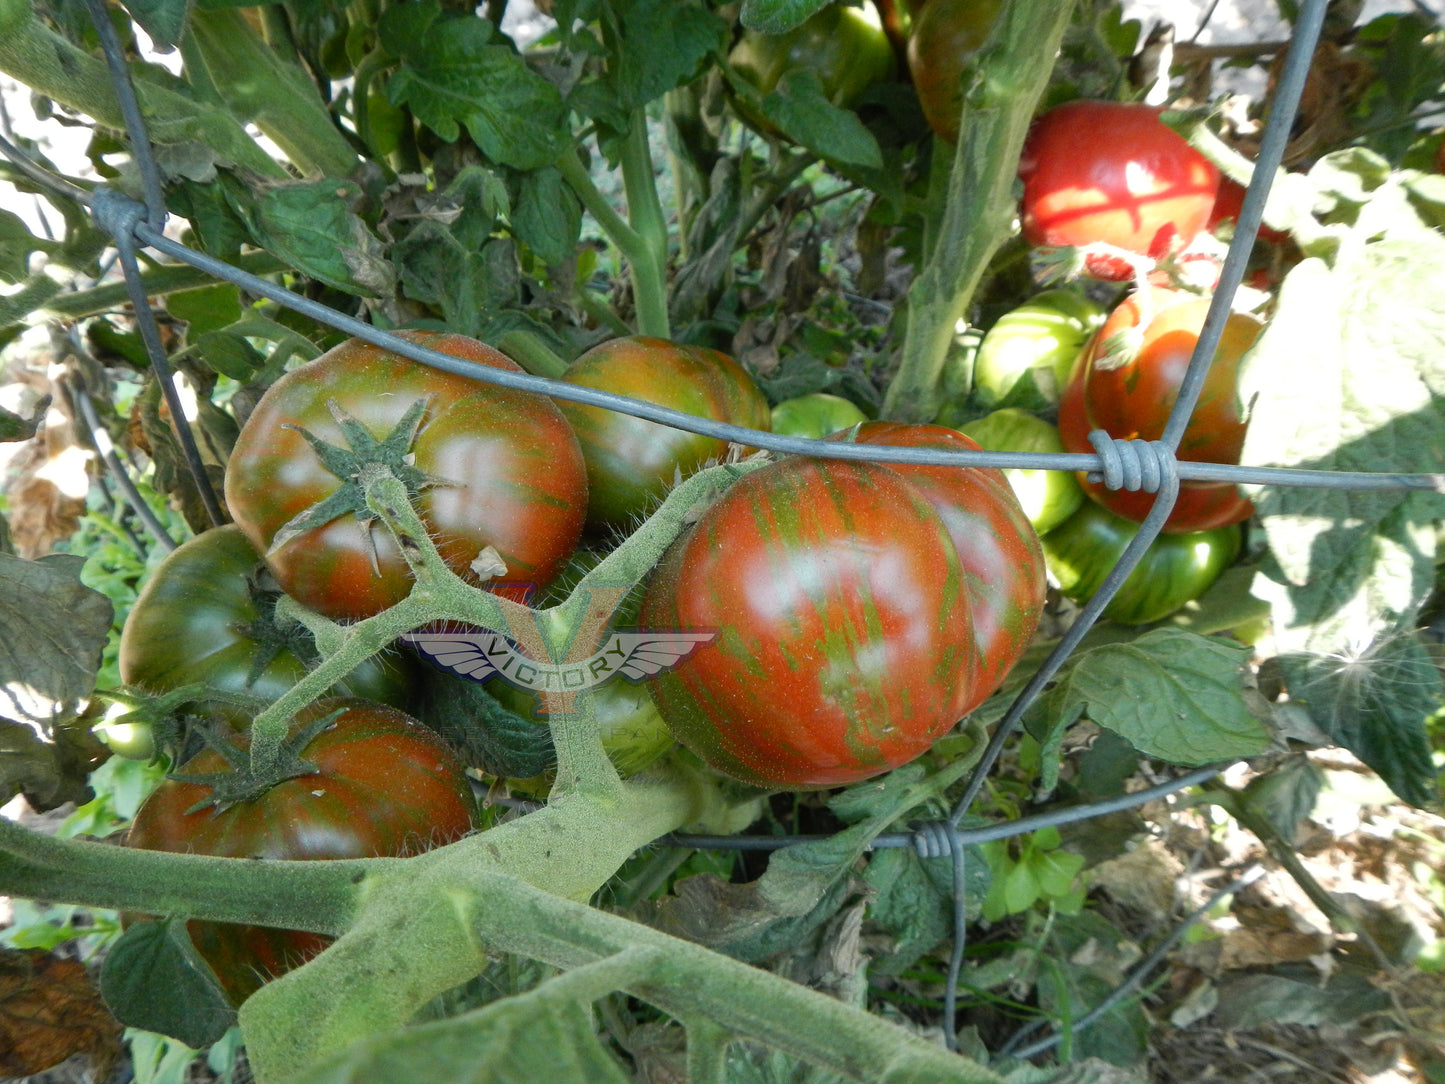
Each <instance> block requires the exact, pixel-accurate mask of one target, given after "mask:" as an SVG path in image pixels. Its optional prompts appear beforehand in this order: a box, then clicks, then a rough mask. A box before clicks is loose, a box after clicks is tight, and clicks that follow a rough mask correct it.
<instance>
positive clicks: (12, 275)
mask: <svg viewBox="0 0 1445 1084" xmlns="http://www.w3.org/2000/svg"><path fill="white" fill-rule="evenodd" d="M53 248H55V245H53V244H52V243H51V242H49V241H46V240H44V239H42V238H39V237H36V236H35V235H34V234H33V233H31V232H30V227H28V226H27V225H25V221H24V219H22V218H21V217H20V216H19V215H16V214H11V213H10V212H9V211H3V210H0V282H4V283H8V284H11V285H14V284H15V283H20V282H24V281H25V278H26V276H27V275H28V274H29V271H30V254H31V253H32V252H41V251H50V250H52V249H53Z"/></svg>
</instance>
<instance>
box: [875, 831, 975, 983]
mask: <svg viewBox="0 0 1445 1084" xmlns="http://www.w3.org/2000/svg"><path fill="white" fill-rule="evenodd" d="M863 880H864V882H865V883H866V884H867V885H868V886H869V888H871V889H872V892H873V896H872V898H871V899H870V900H869V901H868V919H869V921H870V923H871V924H872V925H873V926H875V927H877V928H878V929H880V930H882V931H883V932H884V933H887V934H889V935H890V936H891V937H892V938H893V939H894V945H893V950H892V951H891V952H890V953H888V954H887V955H885V956H881V957H880V958H878V959H877V960H875V961H874V963H873V964H872V965H871V967H870V968H869V970H870V971H872V972H873V973H875V974H880V975H897V974H899V973H900V972H902V971H905V970H907V969H908V968H909V967H911V966H912V965H913V964H914V963H915V962H916V961H917V960H918V958H919V957H920V956H922V955H923V954H924V953H926V952H929V951H931V950H932V949H934V948H936V947H937V946H938V945H940V944H942V943H943V941H944V940H945V939H946V938H948V937H949V936H950V935H951V934H952V933H953V917H954V906H953V861H952V859H949V858H920V857H918V852H917V851H915V850H913V849H912V848H911V847H890V848H888V849H887V850H880V851H875V852H874V853H873V856H872V857H871V858H870V859H869V860H868V867H867V869H865V870H864V871H863ZM991 880H992V875H991V874H990V872H989V868H988V862H987V860H986V859H985V858H984V856H983V853H982V852H981V851H980V850H979V849H978V848H977V847H969V848H967V849H966V850H965V852H964V893H965V897H966V901H967V906H966V909H967V911H968V913H969V914H970V915H976V914H977V913H978V908H979V906H980V905H981V903H982V901H983V899H984V897H985V896H987V895H988V889H989V884H990V882H991Z"/></svg>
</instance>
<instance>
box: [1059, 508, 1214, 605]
mask: <svg viewBox="0 0 1445 1084" xmlns="http://www.w3.org/2000/svg"><path fill="white" fill-rule="evenodd" d="M1138 531H1139V526H1138V524H1136V523H1134V522H1132V521H1130V520H1127V519H1124V518H1123V517H1121V516H1116V515H1115V514H1114V513H1112V512H1110V511H1109V510H1108V509H1107V508H1104V507H1103V506H1101V505H1098V504H1095V503H1094V502H1093V501H1085V502H1084V503H1083V505H1081V506H1080V508H1079V510H1078V511H1077V512H1075V513H1074V514H1073V515H1072V516H1070V517H1069V518H1068V519H1067V520H1065V521H1064V522H1063V523H1062V524H1061V525H1060V526H1058V527H1056V528H1054V530H1052V531H1050V532H1049V533H1048V534H1046V535H1045V536H1044V538H1043V546H1044V555H1045V557H1046V558H1047V559H1048V564H1049V571H1050V572H1051V573H1053V575H1054V578H1055V579H1057V580H1058V582H1059V590H1060V591H1062V592H1063V594H1064V596H1065V597H1067V598H1071V599H1073V600H1074V601H1075V602H1087V601H1088V600H1089V599H1091V598H1093V597H1094V595H1095V594H1097V593H1098V590H1099V587H1100V585H1102V584H1103V582H1104V577H1105V576H1107V575H1108V574H1109V570H1110V569H1112V568H1113V567H1114V565H1115V564H1116V563H1118V560H1119V556H1120V555H1121V554H1122V553H1123V552H1124V547H1125V546H1127V545H1128V544H1129V541H1130V539H1132V538H1133V537H1134V535H1135V534H1137V533H1138ZM1241 545H1242V541H1241V538H1240V529H1239V527H1237V526H1233V525H1231V526H1226V527H1215V528H1213V529H1212V530H1207V531H1190V532H1187V533H1179V534H1161V535H1160V536H1159V537H1158V538H1156V539H1155V540H1154V541H1153V543H1151V544H1150V546H1149V548H1148V549H1147V550H1145V551H1144V556H1143V557H1142V558H1141V559H1140V561H1139V564H1138V565H1137V566H1136V567H1135V568H1134V570H1133V571H1132V572H1130V573H1129V576H1128V578H1126V579H1125V580H1124V583H1123V584H1122V585H1121V586H1120V588H1119V591H1118V593H1117V594H1115V595H1114V597H1113V598H1112V599H1110V600H1109V604H1108V605H1107V606H1106V607H1104V613H1103V616H1104V617H1106V618H1109V619H1110V620H1113V621H1118V622H1120V623H1122V624H1125V625H1147V624H1150V623H1151V622H1154V621H1160V620H1162V619H1164V618H1166V617H1168V616H1169V615H1170V614H1172V613H1174V612H1175V611H1177V610H1179V609H1181V608H1182V607H1183V606H1184V605H1186V604H1187V603H1189V602H1192V601H1193V600H1194V599H1196V598H1198V597H1199V596H1200V595H1202V594H1203V593H1204V592H1205V590H1206V589H1207V588H1208V587H1209V586H1210V584H1212V583H1213V582H1214V581H1215V580H1217V579H1218V578H1219V574H1220V573H1221V572H1223V571H1224V570H1225V569H1226V568H1228V567H1229V566H1230V565H1232V564H1233V563H1234V560H1235V558H1237V557H1238V556H1239V552H1240V548H1241Z"/></svg>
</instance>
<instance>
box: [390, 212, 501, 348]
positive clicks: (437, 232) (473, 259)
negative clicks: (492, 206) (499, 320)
mask: <svg viewBox="0 0 1445 1084" xmlns="http://www.w3.org/2000/svg"><path fill="white" fill-rule="evenodd" d="M392 254H393V257H394V258H395V260H396V265H397V267H398V269H399V271H400V273H401V283H402V288H403V289H404V290H405V291H406V294H407V296H408V297H411V298H413V299H415V300H417V301H423V302H426V303H427V304H429V305H435V306H437V307H438V308H439V309H441V311H442V318H443V319H444V320H445V321H446V323H447V325H448V327H449V329H450V330H452V331H456V332H459V333H461V334H463V335H472V336H475V335H477V334H478V333H479V331H480V330H481V327H482V324H483V322H484V320H485V318H486V317H487V316H488V315H490V314H491V313H493V312H495V311H496V310H498V309H500V308H502V307H504V306H506V305H507V304H508V303H509V302H511V301H513V300H514V299H515V297H516V294H517V290H518V287H519V280H518V276H517V262H516V254H515V246H514V245H513V243H512V242H511V241H509V240H502V239H497V240H493V241H488V242H487V243H486V244H485V245H483V246H481V248H480V249H473V248H468V247H467V246H466V245H464V244H462V242H461V241H459V240H458V239H457V237H456V236H455V235H454V234H453V233H452V232H451V230H449V229H448V228H447V227H446V226H443V225H442V224H441V223H439V222H435V221H426V222H422V223H421V224H420V225H418V226H417V228H416V229H414V230H412V232H411V233H409V234H407V236H406V237H405V238H404V239H403V240H402V241H399V242H398V243H397V244H396V245H394V246H393V248H392Z"/></svg>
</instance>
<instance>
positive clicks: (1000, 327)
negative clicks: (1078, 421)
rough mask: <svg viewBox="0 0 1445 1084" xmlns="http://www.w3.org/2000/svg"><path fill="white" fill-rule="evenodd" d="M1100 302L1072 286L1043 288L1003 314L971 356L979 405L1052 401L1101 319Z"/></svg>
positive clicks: (1033, 406) (1037, 405)
mask: <svg viewBox="0 0 1445 1084" xmlns="http://www.w3.org/2000/svg"><path fill="white" fill-rule="evenodd" d="M1107 315H1108V313H1107V312H1106V311H1105V310H1104V308H1103V306H1101V305H1099V304H1097V303H1096V302H1094V301H1091V300H1090V299H1089V298H1087V297H1085V296H1084V295H1083V294H1080V293H1076V292H1075V291H1073V290H1065V289H1057V290H1045V291H1044V292H1043V293H1041V294H1037V295H1036V296H1034V297H1033V298H1031V299H1029V300H1028V301H1026V302H1024V303H1023V304H1022V305H1020V306H1019V307H1018V308H1016V309H1014V310H1013V311H1011V312H1008V313H1005V314H1004V315H1003V316H1001V317H1000V318H999V320H998V322H997V323H996V324H994V325H993V327H991V328H989V330H988V333H987V334H985V335H984V337H983V342H982V344H981V345H980V346H979V348H978V355H977V357H976V358H975V359H974V366H973V386H974V394H975V396H976V397H977V399H978V402H979V405H980V406H984V407H989V408H994V407H1004V406H1017V407H1024V408H1025V409H1028V410H1041V409H1043V408H1045V407H1050V406H1054V405H1055V404H1057V403H1058V401H1059V395H1060V393H1061V392H1062V391H1063V388H1064V385H1065V384H1066V383H1068V380H1069V372H1070V370H1071V369H1072V368H1073V364H1074V359H1075V358H1077V357H1078V356H1079V351H1080V350H1082V349H1083V348H1084V344H1085V343H1087V342H1088V340H1089V336H1091V335H1092V334H1093V333H1094V332H1095V331H1096V330H1097V329H1098V327H1099V325H1100V324H1102V323H1103V322H1104V318H1105V317H1106V316H1107Z"/></svg>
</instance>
